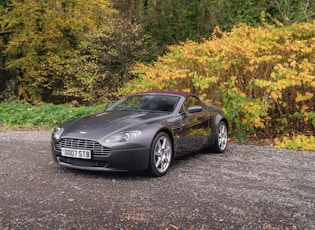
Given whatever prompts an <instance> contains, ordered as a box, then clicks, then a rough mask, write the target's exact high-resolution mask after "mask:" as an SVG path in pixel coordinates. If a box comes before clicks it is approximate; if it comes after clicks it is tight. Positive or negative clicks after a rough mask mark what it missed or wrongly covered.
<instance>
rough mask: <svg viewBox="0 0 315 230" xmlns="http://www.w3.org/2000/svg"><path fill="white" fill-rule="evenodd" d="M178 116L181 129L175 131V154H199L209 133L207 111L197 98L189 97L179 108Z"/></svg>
mask: <svg viewBox="0 0 315 230" xmlns="http://www.w3.org/2000/svg"><path fill="white" fill-rule="evenodd" d="M189 108H191V109H190V110H189ZM192 108H194V109H192ZM180 116H181V128H180V129H178V130H177V131H176V136H177V140H176V143H175V151H176V154H177V155H186V154H190V153H197V152H200V151H201V150H202V149H203V148H204V147H205V145H206V141H207V136H208V135H209V134H210V131H211V130H210V128H209V124H210V120H209V119H210V118H209V113H208V111H207V110H206V109H204V108H202V106H201V103H200V101H199V99H198V98H196V97H194V96H189V97H187V98H186V100H185V101H184V102H183V104H182V106H181V109H180Z"/></svg>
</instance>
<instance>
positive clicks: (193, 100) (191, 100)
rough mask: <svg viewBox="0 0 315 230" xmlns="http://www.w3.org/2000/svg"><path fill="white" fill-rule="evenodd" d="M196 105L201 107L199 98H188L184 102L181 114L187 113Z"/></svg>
mask: <svg viewBox="0 0 315 230" xmlns="http://www.w3.org/2000/svg"><path fill="white" fill-rule="evenodd" d="M194 105H200V101H199V100H198V98H196V97H194V96H188V97H187V98H186V99H185V101H184V102H183V104H182V106H181V108H180V112H181V113H186V112H187V111H188V108H189V107H191V106H194Z"/></svg>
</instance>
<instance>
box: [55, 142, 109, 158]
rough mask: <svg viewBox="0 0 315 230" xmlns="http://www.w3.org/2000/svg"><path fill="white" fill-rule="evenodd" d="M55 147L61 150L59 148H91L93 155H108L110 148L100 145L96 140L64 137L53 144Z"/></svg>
mask: <svg viewBox="0 0 315 230" xmlns="http://www.w3.org/2000/svg"><path fill="white" fill-rule="evenodd" d="M55 148H56V150H58V151H61V148H72V149H87V150H92V152H93V154H94V155H98V156H109V155H110V148H106V147H104V146H102V145H101V144H100V143H98V142H97V141H91V140H81V139H72V138H64V139H61V140H60V141H59V142H57V143H56V144H55Z"/></svg>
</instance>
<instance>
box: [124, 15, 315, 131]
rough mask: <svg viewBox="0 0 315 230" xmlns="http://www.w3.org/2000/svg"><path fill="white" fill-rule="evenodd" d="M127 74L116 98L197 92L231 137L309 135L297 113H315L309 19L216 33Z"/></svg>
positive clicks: (313, 28) (314, 37) (314, 26)
mask: <svg viewBox="0 0 315 230" xmlns="http://www.w3.org/2000/svg"><path fill="white" fill-rule="evenodd" d="M133 73H134V74H136V75H138V76H139V77H138V78H136V79H135V80H133V81H131V82H129V83H128V84H127V85H126V87H124V89H122V90H120V92H121V94H123V95H124V94H128V93H130V92H139V91H145V90H154V89H172V90H186V91H190V92H194V93H197V94H199V95H202V99H204V100H206V101H207V102H208V101H209V102H210V101H211V102H215V103H217V104H220V103H221V105H222V106H223V108H224V110H225V112H226V113H227V116H228V119H229V121H230V122H231V123H232V124H231V127H232V128H231V129H230V130H231V132H232V133H239V132H240V130H243V131H244V132H251V133H252V132H254V131H259V133H260V134H262V135H264V136H270V137H276V136H278V135H283V134H284V133H286V132H288V131H289V130H290V132H291V133H292V132H293V133H305V134H306V133H314V128H315V125H314V124H315V122H313V119H314V118H311V119H306V116H304V115H301V116H297V115H296V112H301V114H304V113H306V112H315V103H314V94H315V89H314V88H315V21H314V22H313V23H300V24H293V25H291V26H283V25H282V26H281V25H280V26H279V27H275V26H271V25H265V26H263V27H258V28H253V27H249V26H247V25H244V24H240V25H238V26H236V27H235V28H234V29H233V30H232V31H231V32H230V33H226V32H222V31H221V30H220V29H219V28H216V31H215V32H214V33H213V36H212V37H211V38H210V39H205V40H203V42H201V43H197V42H194V41H187V42H185V43H181V44H180V45H174V46H170V47H169V52H168V53H167V54H165V55H164V56H162V57H159V58H158V60H157V61H156V62H154V63H152V64H150V65H143V64H137V65H135V66H134V68H133ZM312 122H313V123H312ZM279 124H280V126H279Z"/></svg>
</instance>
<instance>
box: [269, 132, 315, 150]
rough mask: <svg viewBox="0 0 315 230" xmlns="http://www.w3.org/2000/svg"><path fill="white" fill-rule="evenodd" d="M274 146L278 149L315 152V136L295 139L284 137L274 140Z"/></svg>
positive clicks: (303, 136) (299, 136) (301, 136)
mask: <svg viewBox="0 0 315 230" xmlns="http://www.w3.org/2000/svg"><path fill="white" fill-rule="evenodd" d="M274 146H275V147H278V148H288V149H298V150H310V151H315V136H313V135H311V136H306V135H297V136H295V137H292V138H290V137H286V136H284V137H282V138H275V139H274Z"/></svg>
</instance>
